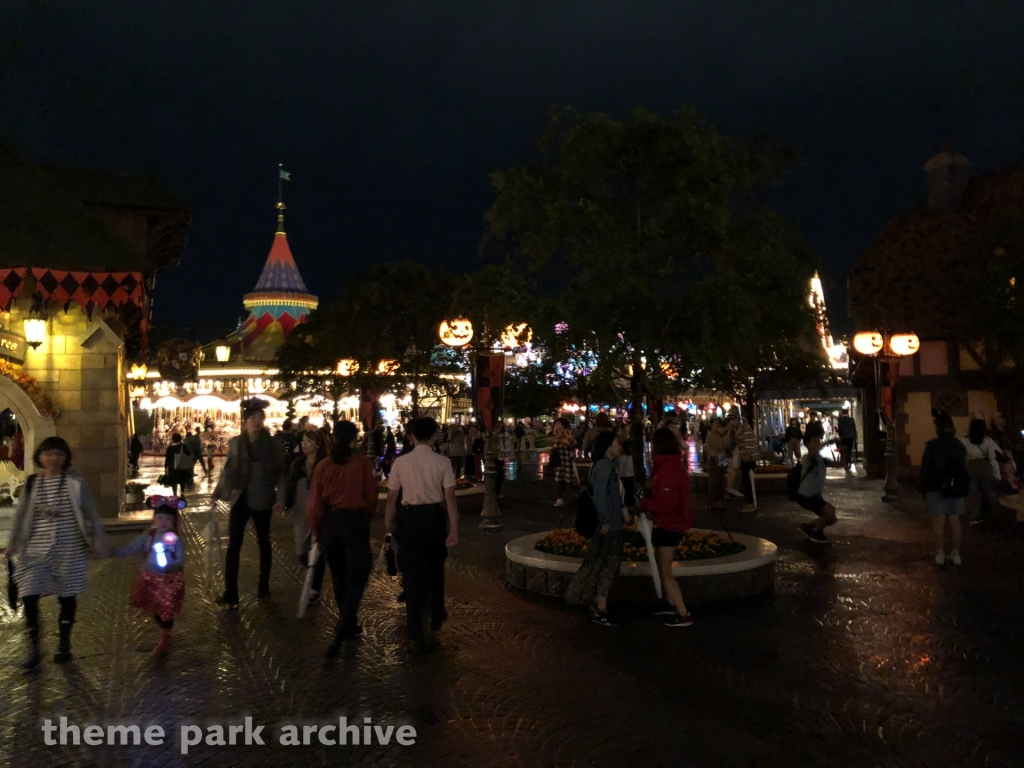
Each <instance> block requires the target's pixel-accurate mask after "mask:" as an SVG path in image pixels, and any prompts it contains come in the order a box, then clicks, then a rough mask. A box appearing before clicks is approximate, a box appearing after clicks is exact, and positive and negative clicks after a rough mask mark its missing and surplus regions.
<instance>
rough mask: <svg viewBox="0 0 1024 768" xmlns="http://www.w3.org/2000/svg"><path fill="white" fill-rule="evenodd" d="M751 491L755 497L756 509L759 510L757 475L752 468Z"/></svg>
mask: <svg viewBox="0 0 1024 768" xmlns="http://www.w3.org/2000/svg"><path fill="white" fill-rule="evenodd" d="M750 493H751V495H752V496H753V497H754V511H755V512H756V511H757V475H755V474H754V470H750Z"/></svg>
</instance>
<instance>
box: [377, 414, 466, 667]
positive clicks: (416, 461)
mask: <svg viewBox="0 0 1024 768" xmlns="http://www.w3.org/2000/svg"><path fill="white" fill-rule="evenodd" d="M436 439H437V422H436V421H434V420H433V419H431V418H421V419H416V421H414V422H413V423H412V442H413V445H414V448H413V450H412V451H410V452H409V453H408V454H405V453H403V454H402V455H401V456H399V457H398V458H397V459H395V463H394V465H393V466H392V467H391V475H390V476H389V477H388V500H387V506H386V508H385V511H384V529H385V530H386V531H389V532H393V533H394V538H395V541H396V542H397V544H398V567H399V569H400V570H401V571H402V584H403V585H404V587H405V610H406V618H407V624H408V632H409V640H410V641H411V642H412V644H413V651H414V652H415V653H422V652H423V650H424V648H423V643H424V636H423V610H424V608H425V607H426V605H427V603H429V604H430V628H431V630H433V631H434V632H437V631H438V630H440V629H441V625H442V624H444V622H445V620H446V619H447V618H448V613H447V611H445V608H444V561H445V558H447V557H448V548H449V547H454V546H455V545H456V544H458V543H459V511H458V508H457V506H456V503H455V473H454V472H453V471H452V465H451V462H450V461H449V460H448V459H447V458H445V457H444V456H441V455H439V454H437V453H434V442H435V441H436ZM399 494H401V497H402V501H401V505H399V501H398V497H399Z"/></svg>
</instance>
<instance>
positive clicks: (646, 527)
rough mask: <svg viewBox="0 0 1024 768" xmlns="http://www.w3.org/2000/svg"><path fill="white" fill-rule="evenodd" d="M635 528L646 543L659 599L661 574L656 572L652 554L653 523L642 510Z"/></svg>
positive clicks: (656, 562) (652, 576)
mask: <svg viewBox="0 0 1024 768" xmlns="http://www.w3.org/2000/svg"><path fill="white" fill-rule="evenodd" d="M637 528H639V529H640V533H642V534H643V537H644V541H645V542H646V544H647V560H648V562H650V564H651V578H652V579H654V591H655V592H656V593H657V595H658V599H659V600H660V599H661V576H660V574H659V573H658V559H657V557H655V554H654V547H653V546H652V545H651V533H652V531H653V530H654V524H653V523H652V522H651V520H650V518H649V517H647V515H646V514H645V513H643V512H641V513H640V515H639V516H638V517H637Z"/></svg>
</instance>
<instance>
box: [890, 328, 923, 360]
mask: <svg viewBox="0 0 1024 768" xmlns="http://www.w3.org/2000/svg"><path fill="white" fill-rule="evenodd" d="M920 348H921V340H920V339H919V338H917V335H916V334H913V333H897V334H896V335H894V336H893V337H892V338H891V339H889V349H891V350H892V352H893V354H896V355H899V356H900V357H906V356H907V355H914V354H917V351H918V350H919V349H920Z"/></svg>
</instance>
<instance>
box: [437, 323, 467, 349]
mask: <svg viewBox="0 0 1024 768" xmlns="http://www.w3.org/2000/svg"><path fill="white" fill-rule="evenodd" d="M437 335H438V336H439V337H440V339H441V342H442V343H443V344H447V345H448V346H449V347H464V346H466V345H467V344H469V342H471V341H472V340H473V323H471V322H470V321H469V319H468V318H465V317H456V318H454V319H452V320H442V321H441V325H440V327H439V328H438V329H437Z"/></svg>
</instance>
